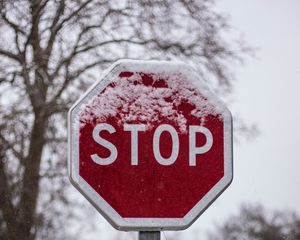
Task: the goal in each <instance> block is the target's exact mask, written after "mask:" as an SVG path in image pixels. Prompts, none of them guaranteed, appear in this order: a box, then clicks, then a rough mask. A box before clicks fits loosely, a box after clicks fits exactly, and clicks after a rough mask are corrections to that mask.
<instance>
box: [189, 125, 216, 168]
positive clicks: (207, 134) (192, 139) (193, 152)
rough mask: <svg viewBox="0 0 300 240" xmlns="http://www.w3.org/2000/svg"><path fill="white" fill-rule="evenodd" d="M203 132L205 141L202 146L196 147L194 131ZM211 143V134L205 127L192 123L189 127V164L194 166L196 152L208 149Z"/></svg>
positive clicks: (199, 152)
mask: <svg viewBox="0 0 300 240" xmlns="http://www.w3.org/2000/svg"><path fill="white" fill-rule="evenodd" d="M198 132H199V133H203V134H204V135H205V137H206V143H205V144H204V145H203V146H202V147H196V133H198ZM212 145H213V136H212V134H211V131H209V129H207V128H206V127H202V126H195V125H192V126H190V127H189V165H190V166H196V154H201V153H205V152H207V151H209V149H210V148H211V146H212Z"/></svg>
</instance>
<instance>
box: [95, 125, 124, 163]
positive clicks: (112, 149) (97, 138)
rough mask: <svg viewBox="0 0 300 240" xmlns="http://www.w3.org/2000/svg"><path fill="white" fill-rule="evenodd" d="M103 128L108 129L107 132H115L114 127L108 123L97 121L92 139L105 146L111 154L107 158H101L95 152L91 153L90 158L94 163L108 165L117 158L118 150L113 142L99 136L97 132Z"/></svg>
mask: <svg viewBox="0 0 300 240" xmlns="http://www.w3.org/2000/svg"><path fill="white" fill-rule="evenodd" d="M103 130H105V131H108V132H109V133H114V132H116V129H115V128H114V127H113V126H112V125H110V124H107V123H99V124H97V125H96V127H95V128H94V130H93V139H94V140H95V142H97V143H98V144H100V145H102V146H103V147H105V148H107V149H108V150H109V151H110V153H111V154H110V156H109V157H107V158H101V157H99V156H98V155H97V154H93V155H91V158H92V160H93V161H94V162H95V163H97V164H99V165H109V164H112V163H113V162H114V161H115V160H116V159H117V156H118V151H117V148H116V146H115V145H114V144H112V143H111V142H109V141H107V140H105V139H104V138H102V137H100V135H99V134H100V132H101V131H103Z"/></svg>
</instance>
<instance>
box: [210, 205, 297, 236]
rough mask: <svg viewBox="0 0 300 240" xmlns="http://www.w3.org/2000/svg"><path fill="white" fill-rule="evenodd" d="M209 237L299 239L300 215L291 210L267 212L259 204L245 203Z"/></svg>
mask: <svg viewBox="0 0 300 240" xmlns="http://www.w3.org/2000/svg"><path fill="white" fill-rule="evenodd" d="M209 239H210V240H221V239H226V240H239V239H243V240H283V239H284V240H297V239H300V217H299V215H297V214H296V213H293V212H288V211H277V212H268V211H266V210H265V209H264V208H263V207H262V206H260V205H256V206H252V205H248V206H247V205H245V206H243V207H242V208H241V210H240V212H239V214H238V215H236V216H233V217H230V218H229V219H228V220H227V221H226V222H225V223H224V224H222V225H221V226H219V227H218V229H217V231H216V233H213V234H211V235H210V237H209Z"/></svg>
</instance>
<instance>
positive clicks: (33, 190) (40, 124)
mask: <svg viewBox="0 0 300 240" xmlns="http://www.w3.org/2000/svg"><path fill="white" fill-rule="evenodd" d="M42 112H43V111H41V112H40V113H39V114H35V120H34V124H33V127H32V131H31V136H30V146H29V151H28V155H27V158H26V159H25V163H24V167H25V168H24V175H23V187H22V193H21V198H20V203H19V209H18V210H19V211H18V213H19V214H18V229H17V231H18V232H19V233H20V236H21V238H19V239H24V240H25V239H28V240H29V239H33V236H32V227H33V226H34V223H35V210H36V205H37V199H38V193H39V178H40V176H39V171H40V165H41V159H42V152H43V148H44V144H45V137H44V134H45V128H46V126H47V118H46V117H45V114H43V113H42Z"/></svg>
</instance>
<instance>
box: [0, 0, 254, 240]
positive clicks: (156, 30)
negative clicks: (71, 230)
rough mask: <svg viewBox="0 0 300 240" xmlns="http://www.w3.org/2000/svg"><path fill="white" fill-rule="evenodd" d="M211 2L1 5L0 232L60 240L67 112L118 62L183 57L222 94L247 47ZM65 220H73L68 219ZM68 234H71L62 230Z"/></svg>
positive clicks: (36, 0)
mask: <svg viewBox="0 0 300 240" xmlns="http://www.w3.org/2000/svg"><path fill="white" fill-rule="evenodd" d="M213 7H214V2H213V1H212V0H201V1H200V0H199V1H195V0H166V1H158V0H140V1H133V0H122V1H119V0H113V1H111V0H72V1H71V0H60V1H58V0H31V1H30V0H19V1H9V0H1V1H0V9H1V10H0V93H1V95H0V104H1V105H0V196H1V198H0V238H1V239H37V238H43V239H45V238H47V237H48V238H49V239H53V238H56V239H58V236H59V234H61V233H58V231H55V230H56V229H58V228H59V227H60V226H59V222H58V219H59V217H60V216H61V215H62V214H71V213H72V211H71V210H70V211H66V210H65V209H66V208H67V206H68V203H69V202H68V201H69V199H68V197H67V194H66V191H67V188H66V187H65V186H66V185H68V180H67V178H66V175H67V174H66V130H65V128H66V111H67V110H68V108H69V107H70V105H71V104H72V103H73V102H74V101H75V99H77V98H78V96H79V95H80V94H81V93H82V92H83V91H84V90H85V89H86V86H88V85H89V84H90V83H92V82H93V81H95V80H96V79H97V76H98V75H99V73H100V72H101V70H102V69H104V68H105V67H106V66H107V65H108V64H110V63H111V62H113V61H115V60H116V59H118V58H125V57H130V58H143V59H149V58H158V59H180V60H183V61H186V62H189V63H191V64H193V65H194V67H196V68H197V69H198V71H199V73H200V74H202V77H203V78H204V79H205V80H206V81H207V82H208V83H209V84H210V86H211V87H212V88H213V89H214V90H215V91H216V92H218V93H219V94H221V95H222V96H224V95H225V94H226V93H228V92H230V90H231V89H232V81H231V80H232V74H231V71H230V70H231V67H232V66H233V64H235V63H237V62H240V61H241V60H242V59H243V57H244V53H245V52H246V51H247V50H248V49H247V48H244V47H243V45H242V44H240V43H239V42H238V41H236V42H234V41H230V42H229V41H226V40H225V39H228V36H229V35H227V37H225V34H226V33H227V31H229V30H230V28H229V26H228V24H227V20H226V19H225V18H224V17H223V16H222V15H220V14H218V13H216V12H215V11H213ZM63 217H65V218H66V217H67V215H64V216H63ZM61 237H62V238H64V237H65V236H62V235H61Z"/></svg>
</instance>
